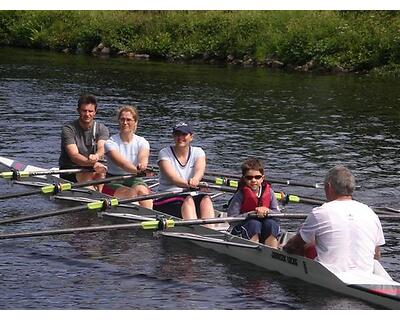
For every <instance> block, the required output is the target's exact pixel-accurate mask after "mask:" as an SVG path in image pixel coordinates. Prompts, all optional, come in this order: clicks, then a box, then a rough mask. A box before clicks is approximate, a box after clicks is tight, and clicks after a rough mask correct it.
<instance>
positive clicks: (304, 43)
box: [0, 11, 400, 75]
mask: <svg viewBox="0 0 400 320" xmlns="http://www.w3.org/2000/svg"><path fill="white" fill-rule="evenodd" d="M100 42H102V43H104V44H105V45H106V46H108V47H110V48H111V49H112V52H113V53H117V52H119V51H124V52H126V53H130V52H132V53H138V54H149V55H150V56H151V57H152V58H158V59H171V58H172V59H187V60H191V59H206V60H211V59H212V60H222V61H225V60H226V58H227V56H228V55H231V56H233V57H235V58H236V59H244V58H246V59H248V58H251V59H252V60H253V61H255V62H257V63H259V64H262V63H264V62H265V59H275V60H278V61H281V62H283V63H284V65H285V66H286V67H287V68H296V67H298V66H302V65H305V64H306V63H308V62H310V61H312V62H313V66H314V69H320V70H324V71H331V70H344V71H349V72H366V71H372V70H374V73H375V74H382V73H390V74H391V75H393V74H397V73H398V69H399V68H398V65H400V13H398V12H397V11H0V44H2V45H10V46H20V47H28V48H43V49H50V50H63V49H66V48H68V49H69V50H70V51H72V52H75V51H76V50H77V49H79V50H80V51H83V52H86V53H90V52H91V51H92V49H93V47H95V46H96V45H98V44H99V43H100ZM392 67H393V68H392ZM377 70H378V71H377Z"/></svg>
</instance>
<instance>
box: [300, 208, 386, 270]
mask: <svg viewBox="0 0 400 320" xmlns="http://www.w3.org/2000/svg"><path fill="white" fill-rule="evenodd" d="M299 233H300V236H301V237H302V239H303V240H304V241H305V242H306V243H310V242H313V241H314V240H315V247H316V250H317V254H318V257H317V260H318V261H320V262H322V263H323V264H324V265H325V266H326V267H328V268H329V269H330V270H331V271H333V272H345V271H350V270H360V271H366V272H371V273H372V271H373V258H374V255H375V247H376V246H381V245H383V244H385V238H384V236H383V231H382V226H381V223H380V221H379V218H378V216H377V215H376V214H375V212H373V211H372V210H371V209H370V208H369V207H368V206H367V205H365V204H362V203H360V202H358V201H355V200H345V201H339V200H335V201H330V202H327V203H324V204H323V205H322V206H320V207H317V208H314V209H313V211H312V213H310V214H309V215H308V217H307V219H306V221H305V222H304V224H303V225H302V226H301V227H300V230H299Z"/></svg>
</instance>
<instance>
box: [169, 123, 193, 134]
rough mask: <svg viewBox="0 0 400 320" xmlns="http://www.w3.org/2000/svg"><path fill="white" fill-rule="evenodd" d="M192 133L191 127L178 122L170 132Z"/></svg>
mask: <svg viewBox="0 0 400 320" xmlns="http://www.w3.org/2000/svg"><path fill="white" fill-rule="evenodd" d="M176 131H179V132H182V133H193V127H192V126H191V125H190V124H189V123H187V122H179V123H177V124H176V125H175V126H174V129H173V130H172V132H176Z"/></svg>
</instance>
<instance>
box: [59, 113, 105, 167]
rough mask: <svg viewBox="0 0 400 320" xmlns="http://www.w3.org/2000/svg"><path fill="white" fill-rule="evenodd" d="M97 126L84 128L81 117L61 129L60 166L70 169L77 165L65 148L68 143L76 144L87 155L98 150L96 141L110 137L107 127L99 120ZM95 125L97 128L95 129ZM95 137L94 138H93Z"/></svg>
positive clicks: (82, 153)
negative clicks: (80, 122)
mask: <svg viewBox="0 0 400 320" xmlns="http://www.w3.org/2000/svg"><path fill="white" fill-rule="evenodd" d="M95 124H96V125H95V126H94V125H93V127H92V128H90V129H87V130H84V129H83V128H82V127H81V126H80V125H79V119H77V120H75V121H73V122H71V123H68V124H66V125H64V126H63V128H62V131H61V154H60V158H59V161H58V162H59V166H60V168H64V169H68V168H74V167H77V165H76V164H74V163H73V162H72V161H71V159H70V158H69V156H68V153H67V151H66V149H65V147H66V146H67V145H70V144H76V146H77V147H78V150H79V153H80V154H81V155H83V156H85V157H88V156H89V155H90V154H93V153H95V152H96V151H95V150H96V148H95V147H96V142H97V141H99V140H107V139H108V137H109V132H108V129H107V127H106V126H105V125H104V124H102V123H99V122H95ZM94 127H95V130H94ZM94 131H95V135H93V133H94ZM93 137H94V138H93Z"/></svg>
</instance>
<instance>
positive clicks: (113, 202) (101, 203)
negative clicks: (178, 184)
mask: <svg viewBox="0 0 400 320" xmlns="http://www.w3.org/2000/svg"><path fill="white" fill-rule="evenodd" d="M185 192H188V190H183V191H166V192H158V193H151V194H148V195H144V196H137V197H133V198H129V199H116V198H108V199H103V200H97V201H93V202H89V203H87V204H84V205H80V206H76V207H72V208H65V209H61V210H54V211H49V212H43V213H37V214H32V215H27V216H21V217H15V218H9V219H4V220H0V224H9V223H15V222H21V221H27V220H36V219H40V218H45V217H52V216H58V215H62V214H67V213H75V212H82V211H86V210H92V211H98V210H106V209H108V208H112V207H116V206H118V205H119V204H124V203H129V202H137V201H142V200H150V199H155V198H161V197H170V196H173V195H176V194H179V193H185Z"/></svg>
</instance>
